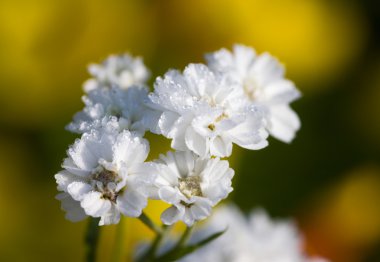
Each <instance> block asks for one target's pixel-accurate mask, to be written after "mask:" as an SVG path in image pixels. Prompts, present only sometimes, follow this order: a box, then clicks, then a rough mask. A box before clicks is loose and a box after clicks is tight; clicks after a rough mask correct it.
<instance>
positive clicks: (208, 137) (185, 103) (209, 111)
mask: <svg viewBox="0 0 380 262" xmlns="http://www.w3.org/2000/svg"><path fill="white" fill-rule="evenodd" d="M149 98H150V100H149V102H148V106H150V107H151V108H153V109H154V110H156V112H157V113H156V115H157V119H156V122H153V121H152V124H151V126H150V128H151V131H152V132H155V133H158V134H162V135H164V136H165V137H167V138H171V139H172V144H171V145H172V148H174V149H176V150H181V151H185V150H191V151H193V152H195V153H196V154H198V155H200V156H201V157H206V156H209V155H213V156H218V157H225V156H229V155H231V152H232V143H236V144H238V145H239V146H242V147H244V148H249V149H260V148H263V147H265V146H266V145H267V141H266V137H267V133H266V132H265V130H264V128H263V126H264V123H263V116H262V112H261V111H260V109H259V108H258V107H256V106H252V105H251V104H250V103H249V101H248V100H247V99H246V98H245V97H244V95H243V92H242V91H241V90H240V89H239V88H238V86H236V84H235V83H234V82H231V81H229V79H228V78H226V77H224V76H223V75H221V74H214V73H213V72H211V71H210V70H209V69H208V68H207V66H205V65H202V64H190V65H188V66H187V67H186V68H185V70H184V72H183V74H182V73H180V72H178V71H169V72H168V73H166V74H165V76H164V78H158V79H157V81H156V83H155V91H154V93H151V94H150V95H149Z"/></svg>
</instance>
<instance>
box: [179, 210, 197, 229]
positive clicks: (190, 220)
mask: <svg viewBox="0 0 380 262" xmlns="http://www.w3.org/2000/svg"><path fill="white" fill-rule="evenodd" d="M182 221H183V222H184V223H185V224H186V225H187V226H188V227H190V226H192V225H193V224H194V222H195V218H194V216H193V213H192V212H191V210H190V208H187V207H186V208H185V214H184V215H183V217H182Z"/></svg>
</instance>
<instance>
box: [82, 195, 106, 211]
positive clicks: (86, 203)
mask: <svg viewBox="0 0 380 262" xmlns="http://www.w3.org/2000/svg"><path fill="white" fill-rule="evenodd" d="M81 206H82V207H83V209H84V211H85V212H86V214H87V215H89V216H92V217H100V216H102V215H104V214H105V213H107V212H108V211H109V210H110V208H111V202H110V201H109V200H106V199H103V198H102V194H101V193H99V192H90V193H88V194H86V195H85V197H84V198H83V200H82V201H81Z"/></svg>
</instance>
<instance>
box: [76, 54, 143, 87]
mask: <svg viewBox="0 0 380 262" xmlns="http://www.w3.org/2000/svg"><path fill="white" fill-rule="evenodd" d="M88 71H89V73H90V74H91V76H92V77H93V78H90V79H89V80H87V81H86V82H85V83H84V85H83V89H84V91H85V92H90V91H91V90H94V89H97V88H111V87H114V86H117V87H119V88H121V89H127V88H129V87H131V86H133V85H144V84H145V83H146V81H147V80H148V78H149V76H150V72H149V70H148V69H147V68H146V67H145V65H144V63H143V61H142V59H141V58H140V57H136V58H134V57H132V56H130V55H129V54H123V55H110V56H109V57H108V58H107V59H106V60H104V61H103V62H102V63H101V64H91V65H90V66H89V67H88Z"/></svg>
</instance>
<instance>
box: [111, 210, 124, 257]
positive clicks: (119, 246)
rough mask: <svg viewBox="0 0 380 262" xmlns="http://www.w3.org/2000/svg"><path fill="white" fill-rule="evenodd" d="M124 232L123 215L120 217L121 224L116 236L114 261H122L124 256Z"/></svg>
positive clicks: (113, 253) (118, 226)
mask: <svg viewBox="0 0 380 262" xmlns="http://www.w3.org/2000/svg"><path fill="white" fill-rule="evenodd" d="M123 234H124V221H123V217H120V221H119V224H118V225H117V228H116V237H115V243H114V248H113V249H114V250H113V252H112V261H113V262H119V261H121V257H122V251H123V246H124V241H123Z"/></svg>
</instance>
